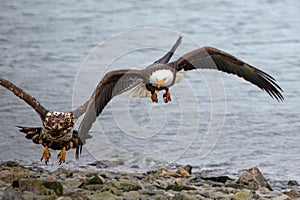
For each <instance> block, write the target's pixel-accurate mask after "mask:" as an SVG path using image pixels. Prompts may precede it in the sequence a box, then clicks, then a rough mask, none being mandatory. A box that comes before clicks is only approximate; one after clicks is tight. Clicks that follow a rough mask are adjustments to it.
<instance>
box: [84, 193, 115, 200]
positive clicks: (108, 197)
mask: <svg viewBox="0 0 300 200" xmlns="http://www.w3.org/2000/svg"><path fill="white" fill-rule="evenodd" d="M88 198H89V199H90V200H115V199H117V197H116V196H115V195H113V194H112V193H110V192H102V193H96V194H94V195H90V196H88Z"/></svg>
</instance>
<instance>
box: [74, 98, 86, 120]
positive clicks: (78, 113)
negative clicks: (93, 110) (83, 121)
mask: <svg viewBox="0 0 300 200" xmlns="http://www.w3.org/2000/svg"><path fill="white" fill-rule="evenodd" d="M88 104H89V101H86V102H85V103H84V104H82V105H80V106H78V108H76V109H75V110H73V111H72V113H73V116H74V119H78V118H79V117H80V116H81V115H83V114H84V113H85V111H86V109H87V106H88Z"/></svg>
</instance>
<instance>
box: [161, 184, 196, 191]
mask: <svg viewBox="0 0 300 200" xmlns="http://www.w3.org/2000/svg"><path fill="white" fill-rule="evenodd" d="M166 190H173V191H182V190H196V189H195V188H194V187H190V186H186V185H177V184H171V185H168V186H167V187H166Z"/></svg>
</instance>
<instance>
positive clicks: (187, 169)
mask: <svg viewBox="0 0 300 200" xmlns="http://www.w3.org/2000/svg"><path fill="white" fill-rule="evenodd" d="M183 169H185V170H186V171H187V172H188V173H189V174H190V175H191V174H192V169H193V167H192V166H191V165H186V166H184V167H183Z"/></svg>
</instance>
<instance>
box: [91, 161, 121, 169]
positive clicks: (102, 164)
mask: <svg viewBox="0 0 300 200" xmlns="http://www.w3.org/2000/svg"><path fill="white" fill-rule="evenodd" d="M124 164H125V163H124V162H123V161H121V160H117V161H110V160H102V161H95V162H93V163H90V164H88V165H90V166H95V167H96V168H107V167H117V166H121V165H124Z"/></svg>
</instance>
